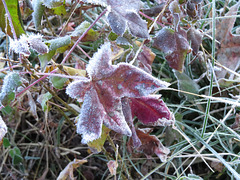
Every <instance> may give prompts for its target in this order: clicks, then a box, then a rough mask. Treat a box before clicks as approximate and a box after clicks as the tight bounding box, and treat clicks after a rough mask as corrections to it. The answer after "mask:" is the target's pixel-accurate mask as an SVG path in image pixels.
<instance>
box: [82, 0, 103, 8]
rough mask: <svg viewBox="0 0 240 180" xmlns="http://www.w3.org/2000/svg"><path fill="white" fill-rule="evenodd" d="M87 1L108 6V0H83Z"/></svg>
mask: <svg viewBox="0 0 240 180" xmlns="http://www.w3.org/2000/svg"><path fill="white" fill-rule="evenodd" d="M83 2H85V3H90V4H98V5H101V6H105V7H106V6H107V3H108V0H83Z"/></svg>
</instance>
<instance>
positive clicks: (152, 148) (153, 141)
mask: <svg viewBox="0 0 240 180" xmlns="http://www.w3.org/2000/svg"><path fill="white" fill-rule="evenodd" d="M136 132H137V136H138V137H139V139H140V140H141V143H142V145H141V146H139V147H138V148H134V149H133V141H132V139H130V140H129V142H128V149H129V150H131V151H133V150H136V151H138V152H143V153H144V154H145V155H146V156H147V157H148V158H151V157H152V156H153V155H154V154H156V155H157V156H158V157H159V158H160V160H161V161H162V162H165V161H166V159H167V155H168V154H169V153H170V150H169V149H168V148H166V147H164V146H163V145H162V143H161V142H160V141H159V139H158V138H157V137H156V136H155V135H149V134H148V133H149V132H148V133H145V132H144V130H140V129H139V130H137V131H136Z"/></svg>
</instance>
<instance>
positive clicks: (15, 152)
mask: <svg viewBox="0 0 240 180" xmlns="http://www.w3.org/2000/svg"><path fill="white" fill-rule="evenodd" d="M9 155H10V156H11V158H12V164H14V165H17V164H19V163H21V162H22V161H23V157H22V154H21V151H20V149H19V148H18V147H14V148H13V149H10V150H9Z"/></svg>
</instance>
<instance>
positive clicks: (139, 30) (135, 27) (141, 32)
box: [124, 12, 149, 38]
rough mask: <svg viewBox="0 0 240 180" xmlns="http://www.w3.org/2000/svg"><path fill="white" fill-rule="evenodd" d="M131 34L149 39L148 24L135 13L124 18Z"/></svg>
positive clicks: (128, 13)
mask: <svg viewBox="0 0 240 180" xmlns="http://www.w3.org/2000/svg"><path fill="white" fill-rule="evenodd" d="M124 17H125V18H126V19H127V25H128V29H129V31H130V33H131V34H132V35H134V36H137V37H140V38H149V34H148V29H147V23H146V21H144V20H142V18H141V17H140V16H139V15H138V14H137V13H135V12H127V13H126V15H125V16H124Z"/></svg>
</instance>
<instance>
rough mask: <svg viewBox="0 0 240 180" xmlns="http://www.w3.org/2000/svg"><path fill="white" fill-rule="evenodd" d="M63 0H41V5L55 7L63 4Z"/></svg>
mask: <svg viewBox="0 0 240 180" xmlns="http://www.w3.org/2000/svg"><path fill="white" fill-rule="evenodd" d="M63 2H64V0H43V5H44V6H46V7H47V8H49V9H51V8H55V7H58V6H60V5H61V4H63Z"/></svg>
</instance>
